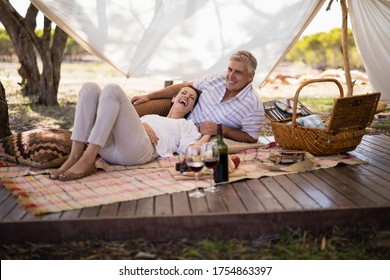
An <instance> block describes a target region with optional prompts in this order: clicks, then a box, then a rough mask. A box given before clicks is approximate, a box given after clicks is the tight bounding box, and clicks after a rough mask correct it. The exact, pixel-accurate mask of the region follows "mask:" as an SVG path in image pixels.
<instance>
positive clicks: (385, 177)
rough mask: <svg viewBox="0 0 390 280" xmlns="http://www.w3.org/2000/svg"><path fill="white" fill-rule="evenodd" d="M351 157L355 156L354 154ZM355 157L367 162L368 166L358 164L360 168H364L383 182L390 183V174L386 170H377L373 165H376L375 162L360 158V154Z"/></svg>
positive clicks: (363, 157)
mask: <svg viewBox="0 0 390 280" xmlns="http://www.w3.org/2000/svg"><path fill="white" fill-rule="evenodd" d="M353 155H356V154H355V152H354V153H353ZM357 156H358V157H359V158H360V159H362V160H365V161H368V162H369V163H368V164H360V165H359V166H360V167H362V168H364V169H366V170H368V171H370V172H372V173H374V174H375V175H377V176H379V177H381V178H383V180H385V181H387V182H389V181H390V174H389V173H388V172H387V171H386V170H383V168H378V167H377V166H375V165H374V164H375V163H376V162H375V160H372V159H369V158H367V157H365V156H362V155H361V154H358V155H357ZM377 164H378V163H377ZM378 165H380V164H378Z"/></svg>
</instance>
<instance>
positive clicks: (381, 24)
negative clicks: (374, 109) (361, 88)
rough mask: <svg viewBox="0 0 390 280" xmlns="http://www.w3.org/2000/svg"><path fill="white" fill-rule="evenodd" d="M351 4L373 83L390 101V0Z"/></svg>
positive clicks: (355, 31)
mask: <svg viewBox="0 0 390 280" xmlns="http://www.w3.org/2000/svg"><path fill="white" fill-rule="evenodd" d="M348 8H349V14H350V18H351V25H352V32H353V35H354V39H355V42H356V45H357V48H358V50H359V52H360V55H361V57H362V60H363V63H364V67H365V70H366V72H367V75H368V78H369V80H370V83H371V85H372V87H373V89H374V90H375V91H378V92H380V93H381V99H382V100H384V101H387V102H388V103H390V82H389V78H390V0H359V1H358V0H349V1H348Z"/></svg>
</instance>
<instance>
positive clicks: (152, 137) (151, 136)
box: [142, 123, 160, 146]
mask: <svg viewBox="0 0 390 280" xmlns="http://www.w3.org/2000/svg"><path fill="white" fill-rule="evenodd" d="M142 124H143V125H144V128H145V130H146V133H147V134H148V136H149V139H150V142H151V143H152V145H154V146H156V145H157V143H158V140H160V139H159V138H158V137H157V135H156V133H155V132H154V130H153V128H151V127H150V125H149V124H147V123H142Z"/></svg>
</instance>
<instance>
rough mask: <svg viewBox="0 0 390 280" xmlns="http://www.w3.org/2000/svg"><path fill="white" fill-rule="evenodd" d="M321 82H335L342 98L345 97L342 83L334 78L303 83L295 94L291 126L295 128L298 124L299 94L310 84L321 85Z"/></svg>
mask: <svg viewBox="0 0 390 280" xmlns="http://www.w3.org/2000/svg"><path fill="white" fill-rule="evenodd" d="M320 82H333V83H335V84H336V85H337V87H338V88H339V91H340V97H344V90H343V87H342V85H341V84H340V82H339V81H338V80H336V79H334V78H326V79H312V80H308V81H305V82H303V83H302V84H301V85H300V86H299V88H298V89H297V91H296V93H295V97H294V105H293V114H292V120H291V124H292V125H293V126H295V124H296V120H297V107H298V97H299V94H300V92H301V90H302V89H303V88H304V87H305V86H307V85H309V84H312V83H320Z"/></svg>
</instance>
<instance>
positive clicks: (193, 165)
mask: <svg viewBox="0 0 390 280" xmlns="http://www.w3.org/2000/svg"><path fill="white" fill-rule="evenodd" d="M187 166H188V167H189V168H190V169H191V171H194V172H200V171H201V170H202V168H203V162H187ZM206 166H207V165H206Z"/></svg>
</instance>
